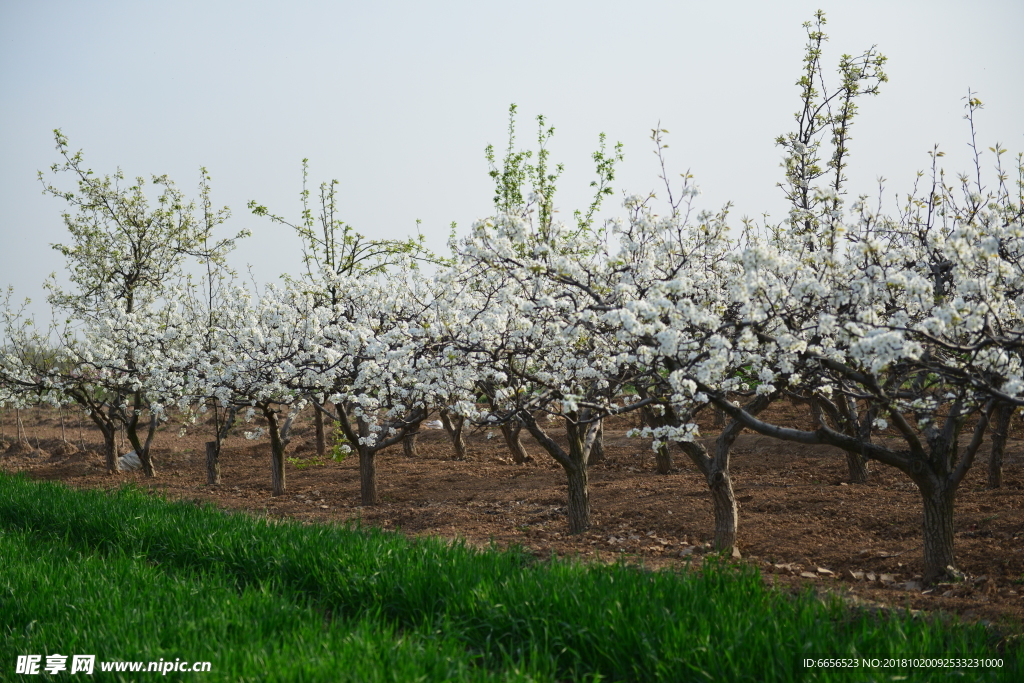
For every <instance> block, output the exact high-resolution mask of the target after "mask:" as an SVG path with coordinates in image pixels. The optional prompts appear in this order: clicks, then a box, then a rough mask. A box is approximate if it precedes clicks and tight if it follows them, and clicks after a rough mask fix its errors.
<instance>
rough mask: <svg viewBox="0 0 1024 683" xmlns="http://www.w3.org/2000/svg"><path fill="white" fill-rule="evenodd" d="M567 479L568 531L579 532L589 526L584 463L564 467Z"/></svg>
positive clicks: (588, 502) (587, 488) (588, 497)
mask: <svg viewBox="0 0 1024 683" xmlns="http://www.w3.org/2000/svg"><path fill="white" fill-rule="evenodd" d="M565 475H566V477H567V478H568V480H569V505H568V512H569V533H570V534H579V533H582V532H584V531H586V530H587V529H589V528H590V486H589V482H588V477H587V467H586V465H584V466H582V467H571V468H566V469H565Z"/></svg>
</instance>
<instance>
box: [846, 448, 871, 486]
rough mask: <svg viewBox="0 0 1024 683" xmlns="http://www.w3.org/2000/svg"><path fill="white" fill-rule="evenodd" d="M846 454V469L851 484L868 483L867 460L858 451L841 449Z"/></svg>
mask: <svg viewBox="0 0 1024 683" xmlns="http://www.w3.org/2000/svg"><path fill="white" fill-rule="evenodd" d="M843 453H845V454H846V471H847V474H848V475H849V479H850V483H851V484H866V483H868V462H867V460H866V459H865V458H864V456H863V455H861V454H860V453H851V452H850V451H843Z"/></svg>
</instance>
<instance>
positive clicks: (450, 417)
mask: <svg viewBox="0 0 1024 683" xmlns="http://www.w3.org/2000/svg"><path fill="white" fill-rule="evenodd" d="M440 413H441V424H442V425H444V430H445V431H446V432H448V436H449V437H450V438H451V440H452V446H454V447H455V459H456V460H465V459H466V441H465V440H464V439H463V438H462V428H463V427H464V426H465V424H466V418H464V417H462V416H461V415H454V414H451V413H449V412H448V411H447V410H441V411H440Z"/></svg>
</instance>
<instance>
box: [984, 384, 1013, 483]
mask: <svg viewBox="0 0 1024 683" xmlns="http://www.w3.org/2000/svg"><path fill="white" fill-rule="evenodd" d="M1014 410H1015V409H1014V407H1013V406H1012V405H1009V404H1006V405H1000V406H999V407H998V408H996V423H995V429H993V430H992V450H991V451H990V453H989V458H988V487H989V488H990V489H997V488H999V487H1001V486H1002V485H1003V454H1004V453H1005V452H1006V438H1007V436H1009V434H1010V420H1011V418H1012V417H1013V413H1014Z"/></svg>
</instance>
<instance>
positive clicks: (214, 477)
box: [206, 441, 220, 486]
mask: <svg viewBox="0 0 1024 683" xmlns="http://www.w3.org/2000/svg"><path fill="white" fill-rule="evenodd" d="M217 450H218V449H217V442H216V441H207V442H206V483H207V484H208V485H210V486H219V485H220V454H219V453H218V452H217Z"/></svg>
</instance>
